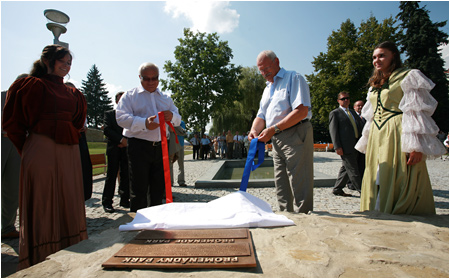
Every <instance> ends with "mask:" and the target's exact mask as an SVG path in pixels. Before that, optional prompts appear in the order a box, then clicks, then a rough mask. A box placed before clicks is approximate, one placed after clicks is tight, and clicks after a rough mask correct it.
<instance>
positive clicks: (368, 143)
mask: <svg viewBox="0 0 450 279" xmlns="http://www.w3.org/2000/svg"><path fill="white" fill-rule="evenodd" d="M372 64H373V66H374V70H373V74H372V77H371V78H370V79H369V82H368V83H369V85H370V89H369V92H368V94H367V102H366V104H365V105H364V107H363V109H362V116H363V117H364V118H365V119H366V120H367V123H369V125H365V127H364V130H363V136H362V138H361V139H360V140H359V141H358V143H357V144H356V147H355V148H356V149H357V150H359V151H360V152H363V153H365V154H366V170H365V172H364V177H363V181H362V190H361V211H365V210H375V211H380V212H384V213H388V214H413V215H416V214H435V212H436V210H435V205H434V199H433V192H432V189H431V183H430V178H429V176H428V171H427V166H426V163H425V158H426V156H432V157H437V156H440V155H441V154H443V153H444V152H445V150H444V147H443V145H442V143H440V142H439V140H438V139H437V138H436V134H437V132H438V131H439V129H438V127H437V125H436V123H435V122H434V120H433V119H432V118H431V115H432V114H433V112H434V110H435V109H436V106H437V102H436V100H435V99H434V98H433V97H432V96H431V94H430V91H431V89H433V87H434V83H433V82H432V81H431V80H429V79H428V78H427V77H426V76H425V75H424V74H422V73H421V72H420V71H419V70H410V69H405V68H403V67H402V62H401V59H400V52H399V51H398V49H397V46H396V45H395V44H394V43H392V42H383V43H381V44H379V45H378V46H376V47H375V50H374V51H373V55H372ZM418 85H420V88H419V87H418ZM418 123H419V124H420V125H418Z"/></svg>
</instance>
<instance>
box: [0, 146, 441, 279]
mask: <svg viewBox="0 0 450 279" xmlns="http://www.w3.org/2000/svg"><path fill="white" fill-rule="evenodd" d="M219 161H220V160H205V161H203V160H200V161H198V160H196V161H194V160H192V155H187V156H186V157H185V172H186V174H185V177H186V184H187V185H188V186H187V187H179V186H178V184H177V181H176V179H175V183H174V184H175V185H174V187H173V197H174V202H187V201H189V202H208V201H211V200H214V199H216V198H219V197H222V196H224V195H227V194H229V193H231V192H234V191H236V190H237V189H230V188H214V189H212V188H205V189H198V188H194V185H195V181H196V180H197V179H199V177H201V176H202V175H204V174H205V172H207V171H208V170H209V169H210V168H211V167H212V164H217V163H218V162H219ZM340 166H341V160H340V158H339V156H337V155H336V154H335V153H331V152H316V153H315V154H314V168H315V170H318V171H320V172H321V173H324V174H327V175H330V176H333V177H336V176H337V173H338V170H339V168H340ZM427 166H428V171H429V173H430V179H431V183H432V186H433V193H434V198H435V205H436V211H437V214H438V215H442V216H447V218H448V211H449V200H448V193H449V163H448V160H447V161H443V160H441V159H435V160H428V161H427ZM177 170H178V166H177V164H175V165H174V172H175V174H176V173H177ZM175 177H176V175H175ZM104 180H105V177H104V176H103V175H100V176H96V177H94V185H93V195H92V198H91V199H90V200H88V201H86V219H87V226H88V235H89V237H94V236H97V235H99V234H100V233H102V232H104V231H106V230H108V229H111V228H116V227H118V226H119V225H120V224H122V223H124V222H129V216H128V215H127V213H128V210H127V209H125V208H122V207H120V206H119V197H118V195H116V197H115V199H114V204H113V206H114V208H115V209H116V212H115V213H112V214H109V213H105V212H104V210H103V207H102V205H101V196H102V193H103V185H104ZM247 191H248V192H249V193H250V194H252V195H254V196H256V197H259V198H260V199H263V200H265V201H267V202H268V203H269V204H270V205H271V206H272V209H273V210H274V211H277V201H276V198H275V190H274V188H249V189H248V190H247ZM345 191H346V192H348V193H351V194H352V195H353V197H339V196H334V195H332V194H331V187H316V188H315V189H314V212H315V213H318V214H320V213H321V212H328V213H336V214H350V213H353V212H357V211H359V193H358V192H356V191H351V190H345ZM16 227H17V229H18V228H19V227H18V221H17V222H16ZM447 227H448V223H447ZM18 242H19V241H18V239H2V269H1V270H2V271H1V273H2V274H1V275H2V277H6V276H8V275H11V274H13V273H14V272H15V271H16V266H17V259H18V256H17V254H18V244H19V243H18Z"/></svg>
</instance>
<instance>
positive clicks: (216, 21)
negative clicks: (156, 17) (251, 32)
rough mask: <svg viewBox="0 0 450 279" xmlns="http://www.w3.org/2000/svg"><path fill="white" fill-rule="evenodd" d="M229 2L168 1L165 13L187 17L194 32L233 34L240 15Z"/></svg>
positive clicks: (174, 16)
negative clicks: (230, 6)
mask: <svg viewBox="0 0 450 279" xmlns="http://www.w3.org/2000/svg"><path fill="white" fill-rule="evenodd" d="M229 5H230V3H229V2H228V1H166V5H165V7H164V11H165V12H166V13H168V14H171V15H172V17H173V18H178V17H181V16H184V17H186V18H187V19H188V20H189V21H190V22H191V23H192V26H191V27H190V28H191V29H192V30H193V31H200V32H206V33H213V32H217V33H219V34H224V33H231V32H233V30H234V29H235V28H237V27H238V25H239V16H240V15H239V14H238V13H237V11H236V10H232V9H230V8H228V6H229Z"/></svg>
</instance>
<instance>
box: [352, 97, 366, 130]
mask: <svg viewBox="0 0 450 279" xmlns="http://www.w3.org/2000/svg"><path fill="white" fill-rule="evenodd" d="M363 107H364V102H363V101H361V100H358V101H356V102H355V103H354V104H353V109H354V110H355V112H356V113H357V114H358V116H359V118H360V119H361V121H362V124H363V125H365V124H366V119H364V117H362V115H361V112H362V108H363Z"/></svg>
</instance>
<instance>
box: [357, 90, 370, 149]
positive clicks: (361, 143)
mask: <svg viewBox="0 0 450 279" xmlns="http://www.w3.org/2000/svg"><path fill="white" fill-rule="evenodd" d="M371 90H372V87H371V88H370V89H369V92H367V99H366V104H365V105H364V107H363V108H362V111H361V115H362V117H364V119H366V124H365V125H364V128H363V130H362V136H361V138H360V139H359V140H358V142H357V143H356V145H355V149H356V150H358V151H359V152H361V153H366V148H367V142H368V140H369V131H370V125H371V124H372V120H373V107H372V104H371V103H370V100H369V97H370V94H371V92H370V91H371Z"/></svg>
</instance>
